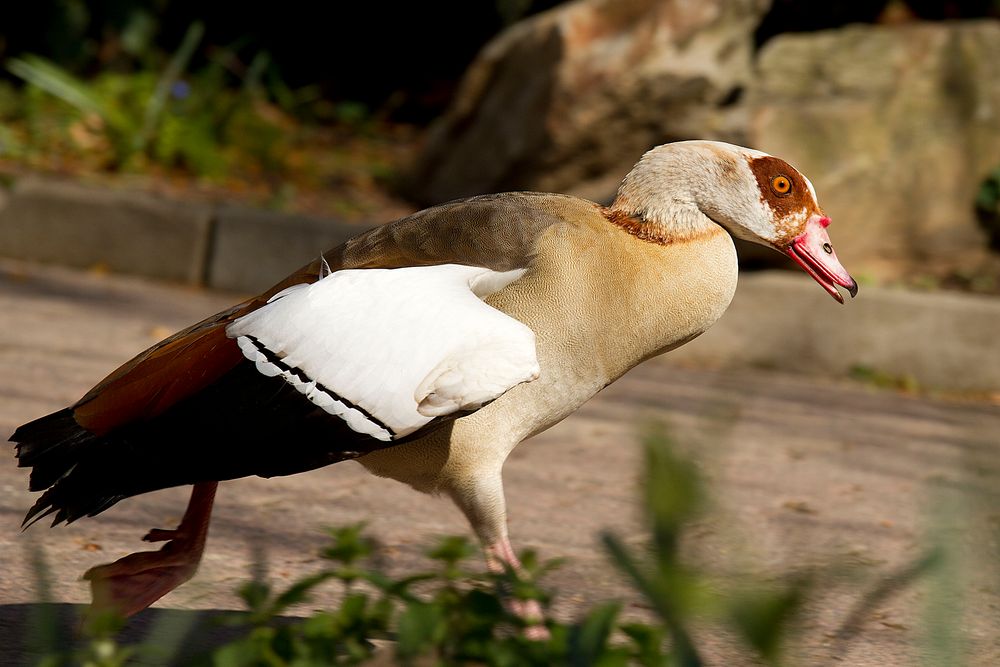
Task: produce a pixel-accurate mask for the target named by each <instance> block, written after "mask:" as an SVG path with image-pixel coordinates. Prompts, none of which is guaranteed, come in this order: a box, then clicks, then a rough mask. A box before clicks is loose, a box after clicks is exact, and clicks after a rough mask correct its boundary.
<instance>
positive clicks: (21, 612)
mask: <svg viewBox="0 0 1000 667" xmlns="http://www.w3.org/2000/svg"><path fill="white" fill-rule="evenodd" d="M87 609H88V605H83V604H69V603H44V602H42V603H27V604H0V665H4V666H5V667H6V666H10V667H21V666H25V667H27V666H28V665H39V664H42V662H43V660H44V659H45V658H46V657H50V658H51V657H52V656H56V655H65V654H67V653H69V652H71V651H73V650H75V649H83V648H85V647H86V646H87V643H88V641H89V639H88V638H87V637H86V636H84V635H83V633H82V632H81V628H82V626H83V618H84V614H85V612H86V611H87ZM248 616H249V614H248V613H247V612H237V611H230V610H221V609H201V610H198V609H147V610H146V611H144V612H142V613H141V614H138V615H136V616H134V617H132V618H131V619H129V621H128V623H127V624H126V625H125V627H123V628H122V629H121V630H120V631H119V632H118V633H117V634H116V635H115V640H116V641H117V643H118V645H119V646H122V647H131V648H134V649H138V650H137V651H136V653H135V654H134V655H133V656H132V657H131V658H130V659H129V661H128V664H130V665H174V664H189V663H192V662H193V663H198V662H201V659H204V658H206V657H207V656H208V655H209V654H210V653H211V652H212V651H213V650H215V649H217V648H219V647H221V646H223V645H225V644H228V643H231V642H233V641H236V640H238V639H240V638H242V637H245V636H247V635H248V634H249V633H250V632H251V630H252V627H251V626H250V625H248V623H246V622H242V623H241V622H240V621H241V620H242V621H246V620H247V617H248ZM295 620H296V619H295V618H294V617H290V616H289V617H280V618H278V619H275V621H276V622H277V623H283V622H284V623H291V622H293V621H295Z"/></svg>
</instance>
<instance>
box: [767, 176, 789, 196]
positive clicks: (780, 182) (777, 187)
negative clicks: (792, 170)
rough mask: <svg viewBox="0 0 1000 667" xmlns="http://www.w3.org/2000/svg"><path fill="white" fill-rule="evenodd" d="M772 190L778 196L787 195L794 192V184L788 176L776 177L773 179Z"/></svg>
mask: <svg viewBox="0 0 1000 667" xmlns="http://www.w3.org/2000/svg"><path fill="white" fill-rule="evenodd" d="M771 190H773V191H774V194H776V195H778V196H784V195H787V194H788V193H789V192H791V191H792V182H791V181H790V180H788V178H787V177H786V176H775V177H774V178H772V179H771Z"/></svg>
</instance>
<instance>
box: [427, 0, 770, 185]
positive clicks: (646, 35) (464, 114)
mask: <svg viewBox="0 0 1000 667" xmlns="http://www.w3.org/2000/svg"><path fill="white" fill-rule="evenodd" d="M769 6H770V0H702V1H700V2H690V1H685V0H580V1H578V2H572V3H569V4H566V5H563V6H561V7H558V8H556V9H554V10H551V11H549V12H546V13H543V14H539V15H538V16H536V17H534V18H532V19H529V20H527V21H524V22H522V23H519V24H516V25H515V26H513V27H512V28H510V29H509V30H507V31H506V32H504V33H503V34H501V35H500V36H499V37H498V38H496V39H495V40H494V41H493V42H491V43H490V44H488V45H487V46H486V47H485V48H484V50H483V51H482V53H481V54H480V55H479V57H478V58H477V60H476V61H475V62H474V63H473V64H472V66H471V67H470V68H469V70H468V72H467V73H466V76H465V79H464V80H463V82H462V86H461V88H460V90H459V92H458V94H457V96H456V99H455V101H454V102H453V104H452V107H451V109H450V111H449V112H448V113H447V114H446V116H445V117H444V118H443V120H442V122H440V123H439V124H438V126H437V127H436V128H435V130H434V131H433V132H432V133H431V136H430V137H429V140H428V144H427V146H426V149H425V152H424V154H423V157H422V159H421V161H420V163H419V165H418V169H417V170H416V174H415V176H414V180H413V183H412V187H411V188H410V189H411V192H412V193H413V194H414V195H415V196H416V197H417V198H418V199H421V200H422V201H424V202H425V203H430V202H437V201H442V200H447V199H453V198H456V197H461V196H467V195H472V194H476V193H480V192H488V191H496V190H511V189H538V190H565V189H567V188H569V187H570V186H579V184H580V183H581V182H585V181H588V180H595V179H598V180H600V179H601V177H607V178H611V179H613V181H614V182H617V181H618V180H620V179H621V177H622V175H623V174H624V173H625V171H626V170H627V169H628V168H629V167H631V166H632V164H634V162H635V160H636V159H637V158H638V156H639V155H640V154H641V153H642V152H643V151H645V150H646V149H647V148H649V147H651V146H654V145H656V144H659V143H663V142H664V141H670V140H674V139H684V138H692V137H703V138H705V137H713V136H714V137H718V138H733V137H732V133H731V132H730V131H729V130H728V129H727V116H726V114H725V113H722V112H720V107H724V106H726V105H727V103H729V102H732V101H733V100H735V99H736V98H738V96H739V91H740V89H741V87H742V86H744V85H745V84H746V83H747V81H748V79H749V77H750V75H751V54H752V48H753V40H752V35H753V31H754V28H755V26H756V25H757V24H758V22H759V21H760V18H761V16H762V15H763V14H764V12H765V11H766V10H767V8H768V7H769ZM612 191H613V190H612Z"/></svg>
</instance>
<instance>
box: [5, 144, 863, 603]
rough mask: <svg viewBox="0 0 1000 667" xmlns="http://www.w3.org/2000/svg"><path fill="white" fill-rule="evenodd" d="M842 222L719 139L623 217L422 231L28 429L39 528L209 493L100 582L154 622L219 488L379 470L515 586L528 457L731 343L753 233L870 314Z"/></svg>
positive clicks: (429, 220)
mask: <svg viewBox="0 0 1000 667" xmlns="http://www.w3.org/2000/svg"><path fill="white" fill-rule="evenodd" d="M829 222H830V221H829V219H828V218H827V217H825V216H824V215H823V213H822V211H821V210H820V208H819V206H818V204H817V203H816V194H815V191H814V190H813V187H812V185H811V184H810V182H809V181H808V180H807V179H806V178H805V177H804V176H802V175H801V174H800V173H799V172H798V171H796V170H795V169H794V168H793V167H791V166H790V165H789V164H788V163H787V162H785V161H783V160H781V159H778V158H775V157H771V156H769V155H767V154H765V153H761V152H759V151H755V150H750V149H746V148H741V147H739V146H733V145H730V144H724V143H717V142H710V141H686V142H678V143H673V144H667V145H664V146H660V147H658V148H654V149H653V150H651V151H649V152H648V153H646V154H645V155H644V156H643V157H642V159H641V160H640V161H639V163H638V164H637V165H636V166H635V167H634V168H633V169H632V171H631V172H630V173H629V174H628V175H627V176H626V177H625V179H624V181H623V182H622V184H621V187H620V189H619V191H618V196H617V198H616V199H615V201H614V202H613V203H612V205H611V206H610V207H608V208H606V207H603V206H600V205H598V204H595V203H593V202H589V201H585V200H582V199H577V198H574V197H569V196H563V195H555V194H539V193H530V192H521V193H508V194H497V195H486V196H481V197H473V198H471V199H466V200H462V201H455V202H451V203H447V204H443V205H441V206H436V207H433V208H429V209H427V210H424V211H420V212H418V213H415V214H413V215H411V216H408V217H405V218H402V219H400V220H397V221H395V222H393V223H390V224H387V225H385V226H383V227H380V228H377V229H374V230H372V231H369V232H367V233H364V234H362V235H360V236H358V237H356V238H354V239H351V240H350V241H347V242H346V243H344V244H343V245H341V246H340V247H338V248H335V249H333V250H331V251H330V252H328V253H326V254H325V255H324V256H322V257H321V258H320V259H318V260H317V261H315V262H313V263H312V264H310V265H308V266H306V267H304V268H302V269H301V270H299V271H298V272H297V273H294V274H293V275H291V276H289V277H288V278H287V279H285V280H283V281H282V282H281V283H279V284H277V285H275V286H274V287H273V288H271V289H270V290H268V291H267V292H265V293H264V294H262V295H260V296H258V297H256V298H253V299H250V300H248V301H245V302H243V303H241V304H239V305H237V306H234V307H233V308H230V309H229V310H226V311H224V312H221V313H218V314H217V315H213V316H212V317H209V318H208V319H206V320H204V321H202V322H199V323H198V324H195V325H194V326H192V327H190V328H188V329H185V330H184V331H181V332H180V333H177V334H175V335H173V336H171V337H170V338H167V339H166V340H164V341H162V342H160V343H158V344H157V345H155V346H153V347H152V348H150V349H149V350H146V351H145V352H143V353H141V354H140V355H139V356H137V357H135V358H134V359H132V360H131V361H129V362H127V363H126V364H125V365H123V366H122V367H121V368H119V369H118V370H116V371H114V372H113V373H112V374H111V375H109V376H108V377H107V378H105V379H104V380H103V381H101V382H100V384H98V385H97V386H96V387H94V388H93V389H92V390H90V392H88V393H87V395H86V396H84V397H83V398H82V399H80V401H79V402H77V403H76V404H75V405H73V406H71V407H68V408H66V409H63V410H61V411H59V412H55V413H53V414H51V415H48V416H47V417H42V418H40V419H37V420H35V421H33V422H31V423H28V424H25V425H24V426H21V427H20V428H19V429H17V431H16V432H15V433H14V435H13V436H11V440H12V441H13V442H15V443H17V458H18V461H19V465H21V466H24V467H30V468H32V472H31V481H30V488H31V490H32V491H42V490H44V491H45V493H44V494H43V495H42V496H41V497H40V498H39V499H38V501H37V502H36V503H35V505H34V506H33V507H32V508H31V509H30V510H29V511H28V513H27V516H26V518H25V521H24V523H25V525H28V524H31V523H33V522H34V521H37V520H38V519H41V518H42V517H45V516H48V515H51V514H54V521H53V525H55V524H58V523H60V522H64V521H65V522H70V521H74V520H76V519H79V518H80V517H83V516H94V515H96V514H99V513H100V512H103V511H104V510H106V509H108V508H109V507H111V506H112V505H114V504H115V503H116V502H118V501H119V500H122V499H123V498H128V497H129V496H134V495H136V494H140V493H146V492H148V491H154V490H156V489H162V488H165V487H170V486H177V485H181V484H193V485H194V490H193V492H192V495H191V500H190V503H189V505H188V509H187V511H186V513H185V515H184V517H183V519H182V521H181V522H180V525H179V526H178V527H177V528H176V529H174V530H160V529H154V530H152V531H150V533H149V534H147V535H146V536H145V537H144V538H143V539H145V540H147V541H151V542H157V541H164V542H166V544H165V545H164V546H163V548H161V549H160V550H159V551H147V552H142V553H138V554H132V555H129V556H126V557H124V558H122V559H119V560H118V561H116V562H114V563H111V564H108V565H102V566H99V567H96V568H93V569H91V570H90V571H89V572H88V573H87V574H86V577H87V578H88V579H90V580H91V582H92V587H93V591H94V596H95V602H97V603H101V604H107V605H112V606H114V607H116V608H117V609H118V610H119V611H121V612H123V613H125V614H133V613H135V612H137V611H140V610H142V609H144V608H146V607H147V606H149V605H150V604H152V603H153V602H154V601H156V600H157V599H159V598H160V597H161V596H163V595H164V594H166V593H167V592H169V591H170V590H172V589H173V588H175V587H176V586H178V585H179V584H181V583H182V582H184V581H186V580H187V579H189V578H190V577H191V576H192V575H193V573H194V572H195V570H196V569H197V566H198V563H199V561H200V559H201V554H202V551H203V548H204V545H205V537H206V534H207V531H208V523H209V517H210V514H211V508H212V502H213V499H214V494H215V489H216V486H217V482H218V481H219V480H227V479H234V478H237V477H244V476H248V475H260V476H262V477H271V476H274V475H291V474H293V473H298V472H303V471H306V470H311V469H314V468H319V467H321V466H326V465H329V464H331V463H336V462H338V461H342V460H345V459H356V460H358V461H359V462H360V463H361V464H362V465H364V466H365V467H366V468H368V469H369V470H370V471H371V472H372V473H374V474H376V475H381V476H385V477H391V478H394V479H397V480H399V481H402V482H404V483H406V484H409V485H410V486H412V487H414V488H416V489H418V490H420V491H424V492H428V493H444V494H447V495H449V496H450V497H451V498H452V499H453V500H454V501H455V503H456V504H457V505H458V506H459V507H460V508H461V510H462V511H463V512H464V513H465V515H466V516H467V517H468V519H469V521H470V522H471V524H472V527H473V528H474V530H475V532H476V534H477V536H478V537H479V539H480V540H481V541H482V543H483V545H484V548H485V551H486V554H487V564H488V566H489V567H490V568H492V569H497V568H503V567H504V565H505V564H506V565H509V566H511V567H514V568H515V569H516V568H517V567H519V564H518V562H517V558H516V556H515V555H514V551H513V549H512V548H511V545H510V542H509V541H508V536H507V523H506V509H505V501H504V492H503V484H502V480H501V469H502V468H503V464H504V460H505V459H506V458H507V456H508V454H510V452H511V450H512V449H513V448H514V446H515V445H517V444H518V443H519V442H521V441H522V440H524V439H525V438H528V437H530V436H532V435H534V434H536V433H539V432H541V431H544V430H545V429H547V428H549V427H550V426H552V425H553V424H555V423H557V422H558V421H560V420H561V419H563V418H564V417H566V416H567V415H569V414H570V413H571V412H573V411H574V410H576V409H577V408H578V407H580V405H581V404H582V403H584V402H585V401H586V400H587V399H589V398H590V397H592V396H593V395H594V394H596V393H597V392H599V391H600V390H601V389H602V388H603V387H605V386H607V385H608V384H610V383H611V382H614V381H615V380H616V379H617V378H619V377H620V376H621V375H622V374H623V373H625V372H626V371H628V370H629V369H630V368H632V367H633V366H635V365H636V364H638V363H639V362H641V361H643V360H645V359H648V358H650V357H652V356H654V355H657V354H660V353H663V352H665V351H668V350H670V349H672V348H675V347H677V346H679V345H682V344H684V343H686V342H687V341H689V340H691V339H693V338H694V337H696V336H698V335H699V334H701V333H702V332H703V331H705V330H706V329H708V327H709V326H711V325H712V323H714V322H715V321H716V320H717V319H718V318H719V317H720V316H721V315H722V313H723V312H724V311H725V310H726V308H727V307H728V305H729V302H730V300H731V299H732V297H733V292H734V290H735V288H736V276H737V261H736V251H735V249H734V246H733V241H732V239H731V238H730V234H732V235H733V236H737V237H740V238H743V239H747V240H749V241H753V242H755V243H759V244H761V245H765V246H768V247H771V248H774V249H776V250H778V251H780V252H783V253H785V254H787V255H788V256H790V257H791V258H792V259H793V260H795V261H796V262H797V263H798V264H799V265H800V266H801V267H802V268H803V269H805V271H806V272H807V273H809V275H811V276H812V277H813V278H814V279H815V280H816V282H818V283H819V284H820V285H821V286H822V287H823V288H824V289H825V290H826V291H827V292H829V293H830V295H831V296H833V297H834V298H835V299H837V300H838V301H840V302H841V303H843V301H844V299H843V297H842V296H841V294H840V292H839V291H838V286H840V287H844V288H846V289H847V291H848V292H849V293H850V294H851V296H854V295H855V294H856V293H857V289H858V288H857V284H856V283H855V282H854V280H853V279H851V277H850V276H849V275H848V273H847V272H846V271H845V270H844V268H843V267H842V266H841V264H840V262H839V261H838V259H837V256H836V254H835V253H834V251H833V247H832V246H831V245H830V238H829V236H828V235H827V230H826V227H827V225H828V224H829ZM538 611H539V610H538V609H537V608H536V607H530V606H529V607H528V608H524V609H521V612H522V613H524V614H527V615H537V613H538Z"/></svg>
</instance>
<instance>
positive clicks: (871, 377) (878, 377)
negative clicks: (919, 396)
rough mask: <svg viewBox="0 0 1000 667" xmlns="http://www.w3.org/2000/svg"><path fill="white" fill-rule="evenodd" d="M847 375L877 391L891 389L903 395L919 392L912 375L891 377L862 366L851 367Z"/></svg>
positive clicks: (891, 375)
mask: <svg viewBox="0 0 1000 667" xmlns="http://www.w3.org/2000/svg"><path fill="white" fill-rule="evenodd" d="M848 375H850V377H851V379H853V380H856V381H858V382H862V383H864V384H867V385H869V386H872V387H876V388H878V389H893V390H896V391H900V392H903V393H905V394H916V393H918V392H920V383H919V382H917V380H916V378H914V377H913V376H912V375H893V374H892V373H887V372H886V371H882V370H879V369H877V368H872V367H871V366H866V365H864V364H857V365H855V366H851V368H850V370H849V371H848Z"/></svg>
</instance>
